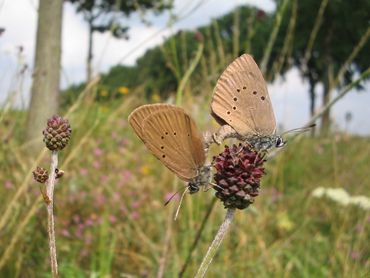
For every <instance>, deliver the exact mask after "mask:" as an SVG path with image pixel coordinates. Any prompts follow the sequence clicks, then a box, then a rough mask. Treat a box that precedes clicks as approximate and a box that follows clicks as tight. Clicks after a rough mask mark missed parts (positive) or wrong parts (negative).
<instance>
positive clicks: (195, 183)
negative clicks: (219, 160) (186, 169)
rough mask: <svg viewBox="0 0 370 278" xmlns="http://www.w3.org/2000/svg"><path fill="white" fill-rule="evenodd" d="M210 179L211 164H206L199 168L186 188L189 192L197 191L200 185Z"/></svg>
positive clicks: (205, 184) (206, 183)
mask: <svg viewBox="0 0 370 278" xmlns="http://www.w3.org/2000/svg"><path fill="white" fill-rule="evenodd" d="M210 179H211V166H210V165H206V166H203V167H201V168H199V173H198V175H197V176H196V177H195V178H194V179H193V180H192V181H190V182H189V183H188V190H189V193H190V194H194V193H197V192H198V191H199V187H200V186H207V185H208V184H209V183H210Z"/></svg>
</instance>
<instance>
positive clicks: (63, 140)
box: [42, 115, 72, 151]
mask: <svg viewBox="0 0 370 278" xmlns="http://www.w3.org/2000/svg"><path fill="white" fill-rule="evenodd" d="M71 133H72V129H71V126H70V125H69V122H68V120H67V119H63V118H62V117H60V116H58V115H54V116H52V117H51V118H50V119H48V121H47V127H46V128H45V129H44V131H43V132H42V134H43V135H44V142H45V144H46V147H47V148H48V149H49V150H51V151H60V150H62V149H64V147H65V146H66V145H67V144H68V142H69V139H70V138H71Z"/></svg>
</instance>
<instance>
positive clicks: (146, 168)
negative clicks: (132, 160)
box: [140, 165, 150, 176]
mask: <svg viewBox="0 0 370 278" xmlns="http://www.w3.org/2000/svg"><path fill="white" fill-rule="evenodd" d="M140 174H142V175H143V176H147V175H149V174H150V168H149V166H147V165H143V166H141V167H140Z"/></svg>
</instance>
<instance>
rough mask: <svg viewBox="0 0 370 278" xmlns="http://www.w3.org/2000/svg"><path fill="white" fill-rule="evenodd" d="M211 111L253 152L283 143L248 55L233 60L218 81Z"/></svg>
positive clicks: (262, 83) (254, 66)
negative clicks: (247, 144) (249, 146)
mask: <svg viewBox="0 0 370 278" xmlns="http://www.w3.org/2000/svg"><path fill="white" fill-rule="evenodd" d="M211 110H212V115H213V117H214V118H215V119H216V120H217V122H219V123H220V124H221V125H228V126H230V127H232V129H233V130H235V131H234V133H235V132H236V134H237V137H238V138H239V139H241V140H246V141H247V142H248V143H249V144H250V145H251V146H252V147H253V148H254V149H256V150H268V149H270V148H272V147H274V146H275V147H282V146H284V144H285V143H284V141H283V139H282V137H281V136H280V135H276V134H275V132H276V120H275V116H274V111H273V108H272V105H271V100H270V97H269V94H268V91H267V86H266V82H265V80H264V78H263V75H262V73H261V71H260V70H259V68H258V66H257V64H256V62H255V61H254V60H253V58H252V56H250V55H248V54H244V55H242V56H240V57H239V58H237V59H235V60H234V61H233V62H232V63H231V64H230V65H229V66H228V67H227V68H226V70H225V71H224V72H223V73H222V75H221V77H220V78H219V79H218V81H217V84H216V87H215V89H214V92H213V98H212V103H211ZM226 129H227V128H226ZM229 130H230V129H229ZM224 137H226V136H224Z"/></svg>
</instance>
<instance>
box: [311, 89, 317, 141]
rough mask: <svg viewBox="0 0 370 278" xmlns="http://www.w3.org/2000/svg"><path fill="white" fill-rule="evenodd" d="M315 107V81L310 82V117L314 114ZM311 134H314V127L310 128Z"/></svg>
mask: <svg viewBox="0 0 370 278" xmlns="http://www.w3.org/2000/svg"><path fill="white" fill-rule="evenodd" d="M315 108H316V94H315V83H314V82H310V115H311V118H312V117H313V116H314V115H315ZM311 136H312V137H313V136H315V127H313V128H311Z"/></svg>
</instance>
